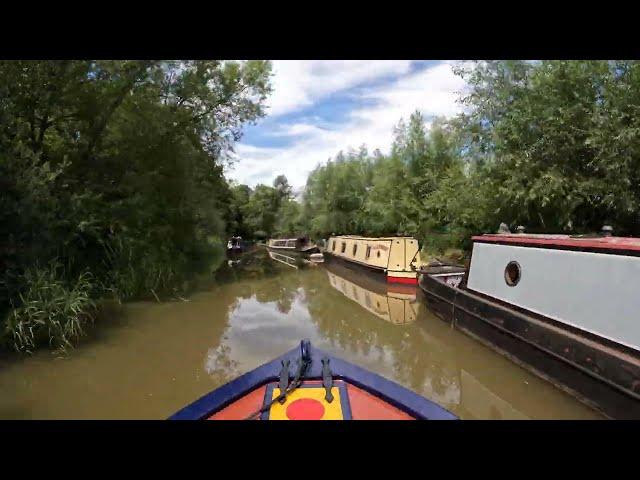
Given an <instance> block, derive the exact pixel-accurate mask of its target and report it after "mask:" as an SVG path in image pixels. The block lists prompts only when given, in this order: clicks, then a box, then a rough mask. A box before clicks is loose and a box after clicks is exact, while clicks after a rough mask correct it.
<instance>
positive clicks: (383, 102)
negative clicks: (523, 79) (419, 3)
mask: <svg viewBox="0 0 640 480" xmlns="http://www.w3.org/2000/svg"><path fill="white" fill-rule="evenodd" d="M304 63H308V62H304ZM311 63H313V62H311ZM331 63H333V62H331ZM344 63H349V64H350V65H346V66H345V65H344ZM344 63H343V65H342V66H343V67H345V68H346V70H347V73H346V74H345V75H346V78H341V77H342V68H340V67H339V66H335V65H334V66H333V68H328V67H326V66H323V69H324V70H322V69H320V70H322V71H321V74H320V75H319V76H318V75H317V76H314V77H313V78H316V80H318V81H319V80H322V81H321V82H320V83H321V84H322V83H324V82H328V83H331V88H329V87H327V86H326V85H315V86H314V87H311V86H310V84H308V85H307V83H306V82H309V81H310V80H309V79H306V80H304V81H303V82H301V83H299V84H296V81H297V80H294V79H291V78H290V77H289V76H288V75H292V74H293V72H299V71H300V70H304V69H306V68H308V65H307V66H305V67H304V68H303V67H300V66H295V65H290V66H288V67H287V68H290V69H291V70H290V71H289V72H288V73H287V74H285V78H278V77H276V79H275V80H276V82H275V83H276V86H278V85H281V86H282V85H287V84H289V85H298V86H299V85H301V84H304V85H305V88H301V89H300V90H298V91H297V92H298V93H299V94H300V95H299V97H297V98H298V100H296V101H298V102H302V103H304V102H309V104H311V103H313V102H314V100H317V98H319V97H320V96H322V95H327V94H329V93H330V92H332V91H337V90H336V89H345V88H349V86H353V85H354V84H355V83H360V84H362V82H364V81H366V80H367V77H366V76H365V72H366V69H363V68H361V65H357V66H356V65H352V63H355V62H344ZM360 63H362V62H360ZM364 63H367V64H372V63H373V64H378V65H376V67H375V69H376V70H377V71H378V72H382V71H385V72H388V73H393V72H394V69H396V70H397V71H396V75H395V76H396V77H397V78H396V79H395V80H393V81H391V82H386V83H384V84H382V85H379V86H374V87H367V88H364V87H363V88H362V89H360V90H358V91H357V93H356V95H357V96H358V97H359V98H360V99H361V100H362V101H363V106H361V107H356V108H355V109H354V110H353V111H352V112H351V113H350V115H349V116H348V119H347V121H346V123H342V124H340V125H337V124H336V125H334V126H333V127H332V128H331V129H325V128H320V127H318V126H317V125H314V124H312V123H293V124H289V125H282V127H281V128H280V129H279V130H277V131H275V132H272V133H271V134H272V135H274V136H290V137H294V138H292V140H294V141H293V142H292V143H291V144H290V145H288V146H286V147H280V148H259V147H255V146H252V145H247V144H239V145H238V146H237V149H236V153H237V157H238V159H239V162H238V163H237V164H236V166H235V168H234V169H233V170H232V171H230V172H228V173H229V176H230V177H232V178H235V179H237V180H238V181H240V182H243V183H248V184H249V185H255V184H256V183H258V182H263V183H270V182H271V181H273V179H274V178H275V177H276V176H277V175H279V174H281V173H284V175H286V176H287V178H288V179H289V182H290V183H291V184H292V185H294V186H296V187H300V186H303V185H304V184H305V182H306V178H307V176H308V174H309V172H311V170H313V168H315V166H316V165H317V164H318V163H321V162H325V161H326V160H327V159H328V158H329V157H333V156H334V155H335V154H336V153H337V152H338V151H339V150H344V151H346V150H348V149H349V148H354V149H356V148H358V147H359V146H360V145H361V144H363V143H364V144H366V145H367V147H368V148H369V151H370V152H372V151H373V150H375V149H376V148H379V149H380V150H381V151H383V152H388V150H389V148H390V146H391V143H392V135H393V126H394V125H395V124H396V123H397V122H398V120H399V119H400V117H404V118H405V119H407V118H408V117H409V115H410V114H411V113H412V112H413V111H414V110H416V109H418V110H420V111H421V112H422V113H423V115H424V116H425V117H430V116H434V115H445V116H451V115H454V114H456V113H458V112H459V111H460V110H461V105H460V104H458V103H457V102H456V99H457V98H458V95H457V92H458V91H460V90H461V89H462V88H463V87H464V81H463V80H462V79H461V78H460V77H458V76H456V75H455V74H454V73H453V71H452V64H451V63H448V62H446V63H440V64H437V65H434V66H431V67H429V68H426V69H423V70H420V71H417V72H415V73H407V72H408V70H407V69H404V67H403V68H398V65H396V64H397V62H364ZM385 63H389V64H393V65H388V66H387V67H386V68H385V67H384V64H385ZM394 65H395V66H394ZM407 68H408V67H407ZM305 71H306V70H305ZM314 71H315V72H316V73H318V70H317V68H316V70H314ZM325 71H326V72H328V73H327V75H325V74H324V73H323V72H325ZM280 74H281V75H282V70H280ZM370 75H371V74H370ZM333 77H338V78H333ZM368 78H369V79H371V78H376V77H368ZM292 88H293V87H292ZM296 88H298V87H296ZM290 91H295V89H294V90H290ZM302 91H304V94H302V93H300V92H302ZM327 92H329V93H327ZM276 94H277V90H276ZM296 95H297V94H296ZM277 102H280V103H279V105H280V106H279V107H278V109H280V111H284V110H286V109H289V110H293V109H295V108H297V107H296V105H300V103H298V104H295V102H294V100H293V99H290V100H289V103H288V104H286V102H284V100H277ZM365 102H366V105H364V103H365ZM275 105H278V103H276V104H275Z"/></svg>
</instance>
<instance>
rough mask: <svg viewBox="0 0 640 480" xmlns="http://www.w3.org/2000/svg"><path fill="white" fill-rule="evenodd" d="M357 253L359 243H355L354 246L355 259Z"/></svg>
mask: <svg viewBox="0 0 640 480" xmlns="http://www.w3.org/2000/svg"><path fill="white" fill-rule="evenodd" d="M357 251H358V244H357V243H354V244H353V256H354V257H355V256H356V252H357Z"/></svg>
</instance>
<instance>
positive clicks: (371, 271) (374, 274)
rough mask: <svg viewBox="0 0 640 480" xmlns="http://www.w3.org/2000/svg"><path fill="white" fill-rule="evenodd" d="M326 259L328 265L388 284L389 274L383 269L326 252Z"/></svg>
mask: <svg viewBox="0 0 640 480" xmlns="http://www.w3.org/2000/svg"><path fill="white" fill-rule="evenodd" d="M324 259H325V262H326V263H328V264H336V265H340V266H341V267H346V268H347V269H348V270H350V271H352V272H355V273H358V274H364V275H367V276H368V277H370V278H371V279H373V280H374V281H381V282H384V283H386V282H387V273H386V272H385V271H384V270H382V269H379V268H374V267H369V266H367V265H363V264H361V263H356V262H352V261H349V260H345V259H344V258H342V257H338V256H336V255H332V254H331V253H329V252H324ZM414 286H415V285H414Z"/></svg>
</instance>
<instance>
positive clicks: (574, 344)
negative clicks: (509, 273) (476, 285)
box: [420, 275, 640, 419]
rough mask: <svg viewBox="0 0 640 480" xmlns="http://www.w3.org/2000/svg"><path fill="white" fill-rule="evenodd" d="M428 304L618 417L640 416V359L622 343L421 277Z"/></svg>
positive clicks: (468, 331) (559, 385) (520, 362)
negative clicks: (561, 324) (566, 326)
mask: <svg viewBox="0 0 640 480" xmlns="http://www.w3.org/2000/svg"><path fill="white" fill-rule="evenodd" d="M420 287H421V288H422V290H423V291H424V293H425V296H426V298H427V302H428V307H429V309H430V310H432V311H433V312H434V313H436V314H437V315H438V316H439V317H440V318H442V319H443V320H445V321H447V322H450V323H452V324H453V325H454V326H455V327H457V328H458V329H460V330H461V331H463V332H464V333H466V334H468V335H469V336H471V337H473V338H475V339H476V340H479V341H480V342H482V343H484V344H485V345H487V346H489V347H491V348H492V349H493V350H495V351H497V352H498V353H500V354H502V355H505V356H506V357H508V358H509V359H511V360H512V361H514V362H515V363H517V364H518V365H520V366H522V367H523V368H525V369H527V370H529V371H531V372H532V373H534V374H536V375H538V376H539V377H541V378H543V379H545V380H547V381H549V382H551V383H552V384H553V385H555V386H556V387H557V388H559V389H561V390H563V391H565V392H567V393H569V394H571V395H573V396H574V397H576V398H577V399H578V400H580V401H582V402H583V403H585V404H587V405H589V406H590V407H592V408H594V409H595V410H598V411H599V412H601V413H602V414H604V415H605V416H607V417H609V418H614V419H639V418H640V359H639V358H638V357H637V355H634V353H633V352H630V351H629V350H628V349H626V348H625V347H622V346H615V345H611V344H610V343H609V342H607V341H599V340H597V339H596V338H588V337H586V336H584V335H579V334H577V332H575V331H572V330H570V329H568V328H562V327H561V326H560V325H558V322H554V321H552V320H550V319H545V318H544V317H539V316H534V315H532V314H529V313H528V312H523V311H518V310H516V309H514V308H509V306H506V305H502V304H499V303H497V302H495V301H492V300H491V299H488V298H486V297H484V296H481V295H479V294H475V293H473V292H470V291H469V290H466V289H465V288H455V287H451V286H448V285H445V284H444V283H443V282H440V281H438V280H436V279H435V278H433V277H430V276H429V275H421V276H420Z"/></svg>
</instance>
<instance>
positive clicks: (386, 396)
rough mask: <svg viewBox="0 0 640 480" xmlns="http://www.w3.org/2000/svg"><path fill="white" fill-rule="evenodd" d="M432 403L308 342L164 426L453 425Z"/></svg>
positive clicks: (205, 398)
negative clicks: (411, 422) (253, 422)
mask: <svg viewBox="0 0 640 480" xmlns="http://www.w3.org/2000/svg"><path fill="white" fill-rule="evenodd" d="M457 418H458V417H456V416H455V415H454V414H452V413H451V412H449V411H448V410H446V409H445V408H443V407H441V406H440V405H438V404H437V403H435V402H432V401H431V400H428V399H426V398H424V397H422V396H420V395H418V394H417V393H414V392H412V391H411V390H407V389H406V388H404V387H402V386H400V385H398V384H397V383H394V382H391V381H390V380H387V379H385V378H383V377H381V376H379V375H376V374H375V373H372V372H369V371H368V370H365V369H363V368H360V367H358V366H356V365H353V364H352V363H349V362H346V361H344V360H341V359H339V358H336V357H333V356H331V355H329V354H327V353H325V352H323V351H321V350H318V349H316V348H314V347H312V346H311V344H310V342H309V340H303V341H302V342H300V347H299V348H295V349H293V350H291V351H290V352H288V353H285V354H284V355H283V356H281V357H279V358H276V359H274V360H272V361H270V362H268V363H265V364H264V365H262V366H260V367H258V368H256V369H255V370H252V371H250V372H248V373H245V374H244V375H242V376H240V377H238V378H236V379H235V380H232V381H231V382H229V383H227V384H225V385H223V386H221V387H219V388H217V389H215V390H213V391H212V392H210V393H208V394H206V395H204V396H203V397H202V398H200V399H198V400H196V401H195V402H193V403H192V404H190V405H187V406H185V407H184V408H182V409H181V410H180V411H178V412H176V413H175V414H174V415H172V416H171V417H170V420H456V419H457Z"/></svg>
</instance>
